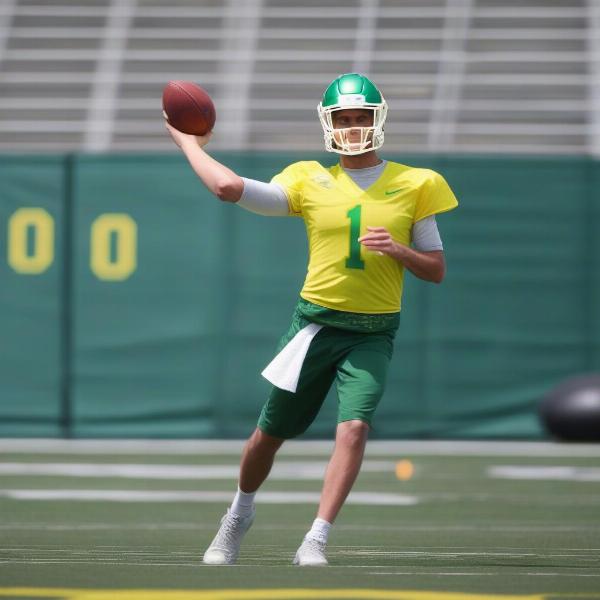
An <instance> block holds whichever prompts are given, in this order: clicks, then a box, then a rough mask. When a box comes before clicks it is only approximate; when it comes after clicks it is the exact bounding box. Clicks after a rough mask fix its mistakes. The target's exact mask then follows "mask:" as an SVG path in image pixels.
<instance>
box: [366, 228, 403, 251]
mask: <svg viewBox="0 0 600 600" xmlns="http://www.w3.org/2000/svg"><path fill="white" fill-rule="evenodd" d="M367 231H368V233H365V235H362V236H361V237H359V238H358V241H359V242H360V243H361V244H362V245H363V246H364V247H365V248H367V250H370V251H371V252H377V253H378V254H380V255H382V254H387V255H388V256H392V257H394V256H395V255H396V254H397V253H398V248H399V246H400V244H398V242H395V241H394V239H393V238H392V235H391V233H390V232H389V231H388V230H387V229H386V228H385V227H367Z"/></svg>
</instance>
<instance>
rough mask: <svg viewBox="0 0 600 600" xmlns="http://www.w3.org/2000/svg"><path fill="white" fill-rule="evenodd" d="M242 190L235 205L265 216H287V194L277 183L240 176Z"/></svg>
mask: <svg viewBox="0 0 600 600" xmlns="http://www.w3.org/2000/svg"><path fill="white" fill-rule="evenodd" d="M242 180H243V182H244V191H243V192H242V197H241V198H240V199H239V200H238V201H237V205H238V206H241V207H242V208H245V209H246V210H249V211H251V212H253V213H257V214H259V215H265V216H267V217H287V216H288V215H289V214H290V207H289V205H288V199H287V195H286V193H285V191H284V189H283V188H282V187H281V186H280V185H278V184H277V183H264V182H263V181H257V180H256V179H247V178H246V177H242Z"/></svg>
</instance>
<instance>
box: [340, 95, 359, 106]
mask: <svg viewBox="0 0 600 600" xmlns="http://www.w3.org/2000/svg"><path fill="white" fill-rule="evenodd" d="M339 103H340V106H352V105H356V104H364V103H365V97H364V96H363V95H362V94H342V95H341V96H340V99H339Z"/></svg>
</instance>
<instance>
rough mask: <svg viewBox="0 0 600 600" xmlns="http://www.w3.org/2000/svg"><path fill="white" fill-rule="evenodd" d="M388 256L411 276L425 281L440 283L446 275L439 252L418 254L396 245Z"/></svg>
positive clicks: (441, 253)
mask: <svg viewBox="0 0 600 600" xmlns="http://www.w3.org/2000/svg"><path fill="white" fill-rule="evenodd" d="M390 256H391V257H392V258H395V259H396V260H397V261H399V262H401V263H402V264H403V265H404V266H405V267H406V268H407V269H408V270H409V271H410V272H411V273H412V274H413V275H415V276H416V277H418V278H419V279H424V280H425V281H431V282H433V283H441V282H442V280H443V279H444V275H445V274H446V264H445V261H444V254H443V252H441V251H434V252H419V251H417V250H413V249H412V248H409V247H408V246H404V245H403V244H399V243H396V244H395V248H394V250H393V252H390Z"/></svg>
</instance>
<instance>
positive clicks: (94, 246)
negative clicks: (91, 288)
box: [90, 213, 137, 281]
mask: <svg viewBox="0 0 600 600" xmlns="http://www.w3.org/2000/svg"><path fill="white" fill-rule="evenodd" d="M113 236H114V239H115V240H116V252H115V260H114V261H112V260H111V238H112V237H113ZM136 266H137V225H136V223H135V221H134V220H133V219H132V218H131V217H130V216H129V215H126V214H122V213H106V214H104V215H100V216H99V217H98V218H97V219H96V220H95V221H94V222H93V223H92V237H91V240H90V267H91V269H92V272H93V273H94V275H96V277H98V279H103V280H105V281H123V280H124V279H127V278H128V277H129V276H130V275H131V274H132V273H133V272H134V271H135V269H136Z"/></svg>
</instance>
